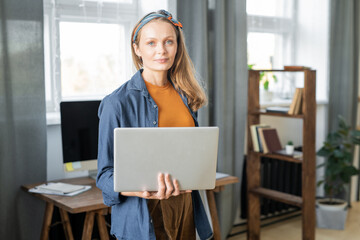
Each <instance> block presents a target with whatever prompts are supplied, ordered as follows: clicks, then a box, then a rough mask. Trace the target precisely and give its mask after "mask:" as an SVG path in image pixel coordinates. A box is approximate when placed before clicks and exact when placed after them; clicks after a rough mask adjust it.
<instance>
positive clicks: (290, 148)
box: [285, 141, 294, 155]
mask: <svg viewBox="0 0 360 240" xmlns="http://www.w3.org/2000/svg"><path fill="white" fill-rule="evenodd" d="M285 151H286V154H289V155H293V154H294V143H293V142H292V141H288V142H287V144H286V145H285Z"/></svg>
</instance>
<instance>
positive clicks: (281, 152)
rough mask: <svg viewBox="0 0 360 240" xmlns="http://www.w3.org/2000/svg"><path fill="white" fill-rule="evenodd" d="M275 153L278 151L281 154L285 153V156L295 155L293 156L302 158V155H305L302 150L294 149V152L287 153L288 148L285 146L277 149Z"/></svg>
mask: <svg viewBox="0 0 360 240" xmlns="http://www.w3.org/2000/svg"><path fill="white" fill-rule="evenodd" d="M275 153H276V154H280V155H285V156H289V157H293V158H297V159H299V158H302V156H303V153H302V152H300V151H296V150H295V151H294V153H293V154H287V153H286V150H285V149H284V148H283V149H281V150H278V151H276V152H275Z"/></svg>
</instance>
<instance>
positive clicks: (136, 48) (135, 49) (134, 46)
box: [132, 43, 141, 58]
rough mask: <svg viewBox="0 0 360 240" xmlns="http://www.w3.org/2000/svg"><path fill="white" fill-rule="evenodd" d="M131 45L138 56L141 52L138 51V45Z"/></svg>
mask: <svg viewBox="0 0 360 240" xmlns="http://www.w3.org/2000/svg"><path fill="white" fill-rule="evenodd" d="M132 46H133V48H134V51H135V54H136V55H137V56H138V57H139V58H140V57H141V52H140V49H139V46H138V45H136V44H135V43H133V45H132Z"/></svg>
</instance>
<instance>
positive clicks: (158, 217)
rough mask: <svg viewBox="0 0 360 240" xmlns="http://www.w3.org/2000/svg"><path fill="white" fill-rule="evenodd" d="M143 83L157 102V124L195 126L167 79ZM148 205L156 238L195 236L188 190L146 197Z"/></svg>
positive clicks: (164, 125) (162, 125) (191, 239)
mask: <svg viewBox="0 0 360 240" xmlns="http://www.w3.org/2000/svg"><path fill="white" fill-rule="evenodd" d="M145 85H146V88H147V90H148V91H149V93H150V96H151V97H152V98H153V99H154V101H155V103H156V105H157V106H158V111H159V116H158V118H159V119H158V126H159V127H195V122H194V119H193V118H192V116H191V114H190V111H189V109H188V108H187V107H186V105H185V104H184V102H183V101H182V99H181V97H180V95H179V93H178V92H177V91H176V90H175V89H174V87H173V86H172V84H171V83H170V82H169V81H168V82H167V84H166V85H165V86H162V87H159V86H156V85H153V84H151V83H149V82H146V81H145ZM148 209H149V213H150V215H151V218H152V220H153V225H154V230H155V236H156V239H187V240H195V239H196V232H195V222H194V213H193V206H192V198H191V193H183V194H180V195H179V196H176V197H170V198H169V199H164V200H157V199H149V200H148Z"/></svg>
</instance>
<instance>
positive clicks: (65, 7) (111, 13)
mask: <svg viewBox="0 0 360 240" xmlns="http://www.w3.org/2000/svg"><path fill="white" fill-rule="evenodd" d="M98 4H101V7H99V6H98ZM138 18H139V0H133V2H132V4H122V3H106V2H101V1H98V2H95V1H91V0H80V1H74V0H48V1H44V33H45V36H44V41H45V43H44V45H45V48H47V49H45V51H44V58H45V61H47V62H50V63H49V64H48V65H47V66H46V70H45V81H46V84H50V91H51V99H50V100H49V101H48V100H47V102H46V111H47V113H50V114H51V113H55V114H56V116H58V113H59V111H60V109H59V108H60V107H59V104H60V102H61V101H62V97H61V63H60V61H61V59H60V38H59V23H60V22H62V21H66V22H89V23H111V24H119V23H121V24H124V26H125V33H126V34H127V35H126V39H130V34H131V30H132V27H133V26H134V25H135V24H136V21H137V19H138ZM129 44H130V43H129ZM126 57H127V60H126V64H127V66H126V67H125V69H126V76H127V77H128V78H129V77H130V76H131V75H132V70H133V67H132V60H131V52H130V48H129V47H126ZM47 87H49V86H47ZM77 99H84V98H81V97H79V98H77ZM86 99H94V97H91V96H89V97H87V98H86ZM56 118H57V117H56ZM57 122H58V121H57V120H56V121H55V123H57Z"/></svg>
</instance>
